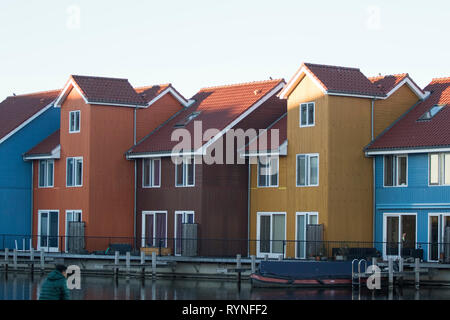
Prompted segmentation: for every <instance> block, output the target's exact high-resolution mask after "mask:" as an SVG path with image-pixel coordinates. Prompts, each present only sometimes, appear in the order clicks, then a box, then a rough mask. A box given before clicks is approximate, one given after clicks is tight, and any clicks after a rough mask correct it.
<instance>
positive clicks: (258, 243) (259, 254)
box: [256, 212, 287, 258]
mask: <svg viewBox="0 0 450 320" xmlns="http://www.w3.org/2000/svg"><path fill="white" fill-rule="evenodd" d="M274 215H284V239H283V241H285V242H286V237H287V233H286V232H287V214H286V212H257V214H256V239H257V241H256V255H257V257H258V258H264V256H265V255H266V254H267V256H268V257H269V258H278V257H279V256H280V255H281V253H272V250H273V249H272V246H273V241H274V240H273V239H272V226H273V216H274ZM261 216H270V253H269V252H260V246H261V234H260V227H261ZM279 241H281V240H279ZM284 258H286V248H284Z"/></svg>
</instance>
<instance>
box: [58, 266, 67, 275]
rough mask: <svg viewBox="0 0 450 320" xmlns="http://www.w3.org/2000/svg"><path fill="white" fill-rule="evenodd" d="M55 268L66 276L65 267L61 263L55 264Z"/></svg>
mask: <svg viewBox="0 0 450 320" xmlns="http://www.w3.org/2000/svg"><path fill="white" fill-rule="evenodd" d="M56 270H58V271H59V272H61V273H62V274H63V276H64V277H66V276H67V273H66V271H67V267H66V266H65V265H63V264H57V265H56Z"/></svg>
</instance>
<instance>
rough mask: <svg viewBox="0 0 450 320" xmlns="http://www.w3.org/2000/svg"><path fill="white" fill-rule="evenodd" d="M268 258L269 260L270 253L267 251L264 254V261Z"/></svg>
mask: <svg viewBox="0 0 450 320" xmlns="http://www.w3.org/2000/svg"><path fill="white" fill-rule="evenodd" d="M267 260H269V255H268V254H267V253H266V254H265V255H264V261H267Z"/></svg>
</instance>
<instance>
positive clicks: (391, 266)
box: [388, 258, 394, 288]
mask: <svg viewBox="0 0 450 320" xmlns="http://www.w3.org/2000/svg"><path fill="white" fill-rule="evenodd" d="M388 269H389V288H392V287H393V286H394V261H393V260H392V258H389V261H388Z"/></svg>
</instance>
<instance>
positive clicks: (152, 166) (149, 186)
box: [142, 158, 162, 189]
mask: <svg viewBox="0 0 450 320" xmlns="http://www.w3.org/2000/svg"><path fill="white" fill-rule="evenodd" d="M145 160H149V161H150V168H149V173H150V172H153V171H154V165H155V164H154V161H155V160H159V185H153V182H154V180H153V181H150V180H151V178H153V176H152V174H150V177H149V183H150V185H148V186H146V185H144V181H145V180H144V172H145V169H144V167H145ZM161 163H162V160H161V158H153V159H142V189H153V188H161Z"/></svg>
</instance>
